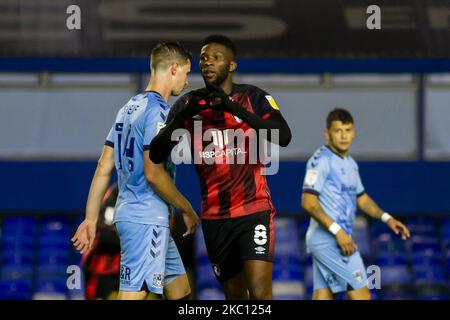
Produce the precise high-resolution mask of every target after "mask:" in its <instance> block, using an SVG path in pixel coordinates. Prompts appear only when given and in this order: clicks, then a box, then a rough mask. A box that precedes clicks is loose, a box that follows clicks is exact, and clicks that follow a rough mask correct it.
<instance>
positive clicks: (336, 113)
mask: <svg viewBox="0 0 450 320" xmlns="http://www.w3.org/2000/svg"><path fill="white" fill-rule="evenodd" d="M333 121H341V122H342V123H343V124H349V123H353V117H352V115H351V114H350V112H348V111H347V110H345V109H341V108H335V109H334V110H333V111H331V112H330V113H329V114H328V116H327V129H330V128H331V123H332V122H333Z"/></svg>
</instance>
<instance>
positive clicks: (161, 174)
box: [144, 151, 199, 236]
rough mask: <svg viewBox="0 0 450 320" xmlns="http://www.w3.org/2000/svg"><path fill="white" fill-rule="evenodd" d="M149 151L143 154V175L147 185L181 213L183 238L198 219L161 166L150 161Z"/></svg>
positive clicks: (193, 227)
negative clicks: (183, 228) (184, 230)
mask: <svg viewBox="0 0 450 320" xmlns="http://www.w3.org/2000/svg"><path fill="white" fill-rule="evenodd" d="M149 153H150V151H145V152H144V174H145V178H146V179H147V181H148V183H149V184H150V185H151V186H152V188H153V189H154V190H155V191H156V193H158V195H159V196H160V197H161V198H163V199H164V200H165V201H166V202H168V203H169V204H171V205H172V206H174V207H175V208H177V209H179V210H181V211H182V212H183V220H184V223H185V225H186V229H187V230H186V232H185V233H184V234H183V236H188V235H191V234H193V233H194V232H195V229H196V228H197V226H198V221H199V218H198V216H197V214H196V213H195V211H194V209H193V208H192V205H191V204H190V202H189V201H188V200H187V199H186V198H185V197H184V196H183V195H182V194H181V193H180V192H179V191H178V189H177V187H176V186H175V184H174V183H173V181H172V179H171V178H170V176H169V174H168V173H167V172H166V170H165V169H164V165H163V164H155V163H153V162H152V161H151V160H150V156H149Z"/></svg>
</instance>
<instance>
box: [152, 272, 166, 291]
mask: <svg viewBox="0 0 450 320" xmlns="http://www.w3.org/2000/svg"><path fill="white" fill-rule="evenodd" d="M163 283H164V275H163V274H162V273H159V272H156V273H155V274H154V275H153V287H155V288H162V286H163Z"/></svg>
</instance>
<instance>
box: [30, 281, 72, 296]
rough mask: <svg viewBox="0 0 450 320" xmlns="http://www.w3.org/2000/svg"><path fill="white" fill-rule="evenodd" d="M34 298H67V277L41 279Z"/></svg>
mask: <svg viewBox="0 0 450 320" xmlns="http://www.w3.org/2000/svg"><path fill="white" fill-rule="evenodd" d="M32 298H33V300H65V299H67V285H66V281H65V279H61V280H47V281H45V280H44V281H43V280H39V281H38V282H37V285H36V290H35V292H34V294H33V297H32Z"/></svg>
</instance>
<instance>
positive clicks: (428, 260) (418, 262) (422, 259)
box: [411, 252, 442, 268]
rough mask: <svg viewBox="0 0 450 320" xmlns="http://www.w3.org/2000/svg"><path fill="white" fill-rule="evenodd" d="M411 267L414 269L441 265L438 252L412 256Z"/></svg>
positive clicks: (420, 253)
mask: <svg viewBox="0 0 450 320" xmlns="http://www.w3.org/2000/svg"><path fill="white" fill-rule="evenodd" d="M411 261H412V266H413V268H415V267H419V268H420V267H425V268H426V267H433V266H436V265H441V264H442V259H441V253H440V252H428V253H427V252H419V253H413V255H412V259H411Z"/></svg>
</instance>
